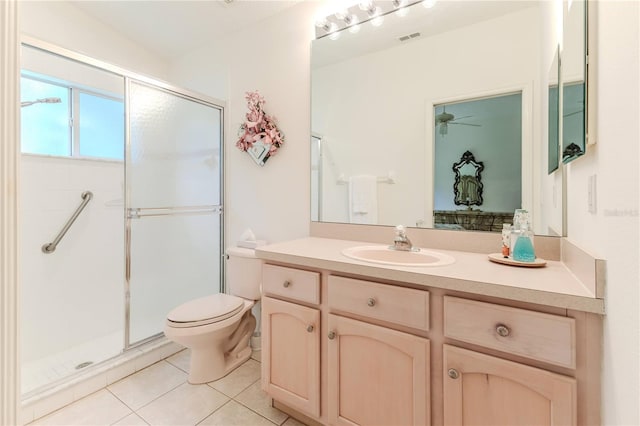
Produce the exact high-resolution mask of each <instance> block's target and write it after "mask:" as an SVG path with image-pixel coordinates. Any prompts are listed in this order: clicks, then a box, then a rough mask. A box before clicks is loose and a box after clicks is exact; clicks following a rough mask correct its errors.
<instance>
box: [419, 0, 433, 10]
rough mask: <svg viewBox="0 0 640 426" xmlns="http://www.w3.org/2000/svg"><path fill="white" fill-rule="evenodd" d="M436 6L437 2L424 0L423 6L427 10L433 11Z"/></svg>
mask: <svg viewBox="0 0 640 426" xmlns="http://www.w3.org/2000/svg"><path fill="white" fill-rule="evenodd" d="M435 4H436V0H423V2H422V5H423V6H424V7H426V8H427V9H431V8H432V7H433V6H435Z"/></svg>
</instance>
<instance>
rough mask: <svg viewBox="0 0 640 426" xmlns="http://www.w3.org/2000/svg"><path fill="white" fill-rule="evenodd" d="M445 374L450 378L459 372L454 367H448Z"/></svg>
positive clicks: (457, 375) (456, 375) (455, 376)
mask: <svg viewBox="0 0 640 426" xmlns="http://www.w3.org/2000/svg"><path fill="white" fill-rule="evenodd" d="M447 374H448V375H449V377H451V378H452V379H457V378H458V377H460V373H458V370H456V369H455V368H450V369H449V371H447Z"/></svg>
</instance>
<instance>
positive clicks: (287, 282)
mask: <svg viewBox="0 0 640 426" xmlns="http://www.w3.org/2000/svg"><path fill="white" fill-rule="evenodd" d="M290 285H291V281H285V282H283V283H282V287H284V288H288V287H289V286H290Z"/></svg>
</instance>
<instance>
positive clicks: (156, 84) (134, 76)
mask: <svg viewBox="0 0 640 426" xmlns="http://www.w3.org/2000/svg"><path fill="white" fill-rule="evenodd" d="M21 44H22V45H23V46H28V47H31V48H34V49H38V50H41V51H44V52H47V53H50V54H53V55H57V56H60V57H63V58H66V59H70V60H72V61H75V62H79V63H82V64H85V65H88V66H91V67H94V68H97V69H100V70H103V71H106V72H109V73H112V74H115V75H118V76H120V77H122V78H123V79H124V86H125V87H124V95H125V96H124V111H125V114H124V120H125V135H124V138H125V152H124V162H123V167H124V182H125V185H124V187H125V197H124V199H125V205H124V209H123V214H124V215H125V229H124V233H125V276H124V277H123V278H124V303H125V324H124V342H123V351H127V350H129V349H132V348H135V347H137V346H140V345H142V344H144V343H147V342H149V341H151V340H154V339H156V338H158V337H160V336H161V335H162V333H158V334H156V335H153V336H149V337H148V338H146V339H144V340H141V341H137V342H133V343H132V342H130V341H129V337H130V328H131V317H130V312H131V311H130V298H129V296H130V278H131V275H130V272H131V223H130V222H131V219H130V218H129V217H128V216H129V214H128V211H129V210H128V209H129V208H130V196H131V195H130V194H131V187H130V182H129V181H128V179H127V172H126V170H127V161H130V160H129V156H130V145H131V141H130V122H129V121H130V106H129V102H130V99H129V94H130V84H131V82H132V81H134V82H136V83H138V84H142V85H146V86H149V87H152V88H155V89H159V90H162V91H165V92H167V93H170V94H173V95H175V96H178V97H181V98H184V99H187V100H190V101H193V102H196V103H199V104H202V105H206V106H209V107H213V108H215V109H218V110H219V111H220V114H221V120H220V121H221V126H220V204H219V205H218V206H215V209H214V210H215V212H216V213H219V214H220V259H219V262H220V291H221V292H222V291H223V290H224V277H225V262H224V247H225V233H224V229H225V226H224V224H225V220H224V219H225V218H224V201H225V192H224V177H225V161H224V145H225V136H226V133H225V129H226V127H227V116H226V114H225V112H226V111H225V110H226V102H225V101H222V100H220V99H216V98H213V97H210V96H206V95H203V94H201V93H197V92H193V91H190V90H188V89H183V88H180V87H177V86H175V85H172V84H169V83H167V82H164V81H161V80H157V79H154V78H150V77H147V76H144V75H141V74H138V73H135V72H132V71H129V70H127V69H125V68H121V67H118V66H116V65H112V64H110V63H108V62H104V61H100V60H98V59H95V58H92V57H90V56H87V55H83V54H81V53H78V52H74V51H72V50H68V49H65V48H62V47H59V46H57V45H54V44H51V43H48V42H45V41H42V40H39V39H37V38H35V37H30V36H25V35H23V36H22V37H21ZM207 207H212V206H207ZM154 210H158V209H154ZM156 213H157V212H156Z"/></svg>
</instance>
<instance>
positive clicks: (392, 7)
mask: <svg viewBox="0 0 640 426" xmlns="http://www.w3.org/2000/svg"><path fill="white" fill-rule="evenodd" d="M423 1H424V0H394V1H384V2H375V1H371V0H368V1H363V2H361V3H360V4H359V5H358V4H356V5H355V6H351V7H350V8H349V9H344V10H341V11H338V12H336V13H335V14H331V15H328V16H326V17H324V18H321V19H319V20H318V21H317V22H316V39H319V38H323V37H326V36H331V35H333V36H336V35H337V33H339V32H340V31H342V30H345V29H350V30H352V32H356V31H353V29H354V28H356V27H357V26H358V25H361V24H363V23H365V22H369V21H375V22H376V23H378V25H379V24H380V23H381V21H382V19H383V18H382V17H383V16H385V15H388V14H390V13H394V12H397V11H399V10H402V9H407V8H409V7H411V6H413V5H415V4H418V3H423ZM429 3H430V4H431V5H433V4H434V3H435V0H429ZM332 38H334V37H332ZM335 38H337V37H335Z"/></svg>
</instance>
